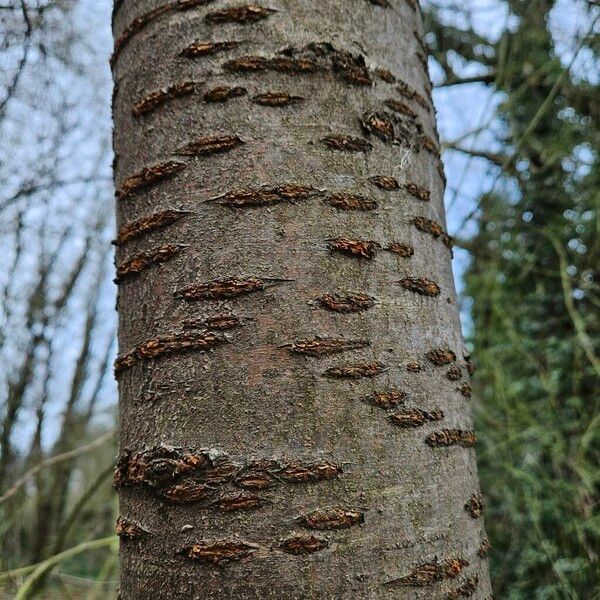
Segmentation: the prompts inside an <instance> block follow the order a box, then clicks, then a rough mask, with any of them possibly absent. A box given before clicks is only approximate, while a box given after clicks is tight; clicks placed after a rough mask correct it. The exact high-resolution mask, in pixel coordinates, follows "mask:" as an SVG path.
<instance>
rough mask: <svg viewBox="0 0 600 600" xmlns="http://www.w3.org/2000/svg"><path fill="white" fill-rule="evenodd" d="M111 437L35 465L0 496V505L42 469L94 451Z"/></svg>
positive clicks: (101, 438)
mask: <svg viewBox="0 0 600 600" xmlns="http://www.w3.org/2000/svg"><path fill="white" fill-rule="evenodd" d="M113 435H114V431H112V430H111V431H109V432H108V433H105V434H104V435H101V436H100V437H99V438H97V439H95V440H94V441H93V442H91V443H89V444H87V445H86V446H80V447H79V448H75V449H74V450H70V451H69V452H65V453H63V454H57V455H56V456H51V457H50V458H47V459H46V460H43V461H42V462H41V463H39V464H37V465H36V466H35V467H32V468H31V469H29V471H27V472H26V473H25V474H24V475H23V476H22V477H20V478H19V479H17V481H16V482H15V483H14V485H13V486H12V487H11V488H10V489H9V490H8V491H7V492H5V493H4V494H3V495H2V496H0V504H2V503H3V502H5V501H6V500H8V499H9V498H10V497H11V496H14V495H15V494H16V493H17V491H18V490H19V488H20V487H21V486H22V485H23V484H24V483H26V482H27V480H28V479H30V478H31V477H33V476H34V475H36V474H37V473H39V472H40V471H41V470H42V469H45V468H46V467H50V466H52V465H55V464H57V463H60V462H63V461H65V460H69V459H71V458H75V457H76V456H81V455H82V454H85V453H86V452H90V451H91V450H94V449H96V448H98V447H99V446H102V444H104V442H106V441H108V440H109V439H111V438H112V436H113Z"/></svg>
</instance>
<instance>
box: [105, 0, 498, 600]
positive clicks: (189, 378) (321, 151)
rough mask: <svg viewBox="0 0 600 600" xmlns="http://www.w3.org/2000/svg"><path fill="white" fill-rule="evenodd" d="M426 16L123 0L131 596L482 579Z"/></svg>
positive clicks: (121, 122) (329, 593) (395, 9)
mask: <svg viewBox="0 0 600 600" xmlns="http://www.w3.org/2000/svg"><path fill="white" fill-rule="evenodd" d="M419 27H420V21H419V15H418V5H417V4H416V2H414V1H413V0H411V1H410V2H408V1H407V0H330V1H329V2H327V3H323V2H319V1H317V0H305V1H302V2H300V1H299V0H273V1H272V2H269V3H262V2H261V3H243V2H239V3H234V2H229V1H227V0H171V1H170V2H166V3H165V2H164V0H163V3H161V1H160V0H143V1H142V2H137V3H127V2H121V3H119V5H117V6H115V11H114V29H115V40H116V41H115V53H114V55H113V61H112V62H113V68H114V76H115V81H116V89H115V97H114V117H115V140H114V145H115V168H116V172H115V178H116V183H117V190H118V191H117V214H118V224H119V228H118V234H117V239H116V240H115V242H114V243H115V245H116V247H117V282H118V284H119V302H118V307H119V313H120V320H119V341H120V348H121V352H120V355H119V358H118V359H117V362H116V364H115V372H116V375H117V377H118V381H119V390H120V400H121V402H120V424H121V433H120V448H121V456H120V460H119V464H118V466H117V470H116V472H115V484H116V485H117V487H118V489H119V495H120V501H121V517H120V518H119V521H118V523H117V533H118V534H119V536H120V537H121V540H122V545H121V558H122V563H121V564H122V569H121V596H122V598H123V599H124V600H125V599H134V598H135V599H137V598H146V597H152V598H159V599H160V598H165V599H166V598H190V599H191V598H232V599H234V598H235V599H242V598H261V599H262V598H290V599H293V598H297V599H305V598H331V599H333V598H336V599H343V598H405V599H408V598H453V597H473V598H485V597H486V596H487V595H488V594H489V591H490V588H489V577H488V574H487V564H486V558H485V556H486V554H487V552H488V550H489V543H488V542H487V540H486V538H485V536H484V531H483V523H482V521H483V519H481V518H480V516H481V513H482V510H483V501H482V499H481V497H480V495H479V491H478V482H477V474H476V465H475V459H474V453H473V450H472V447H473V445H474V444H475V434H474V433H473V431H472V429H471V418H470V407H469V396H470V386H469V384H468V377H469V373H470V370H471V366H470V363H468V361H467V360H466V358H465V359H463V358H462V357H463V355H464V354H465V353H464V348H463V342H462V339H461V336H460V328H459V322H458V318H457V309H456V299H455V295H454V291H453V281H452V276H451V270H450V262H449V254H450V253H449V251H448V247H450V246H451V240H450V238H449V236H448V234H447V233H446V231H445V228H444V225H443V223H444V221H445V217H444V213H443V205H442V194H443V185H444V180H443V168H442V166H441V161H440V158H439V146H438V143H437V134H436V131H435V125H434V121H433V116H432V105H431V99H430V97H429V90H430V85H429V81H428V75H427V72H426V64H424V54H423V47H422V42H421V39H420V36H419V35H418V34H415V33H414V32H415V30H416V29H417V28H419ZM421 89H423V90H426V91H425V92H424V93H421V92H420V91H419V90H421Z"/></svg>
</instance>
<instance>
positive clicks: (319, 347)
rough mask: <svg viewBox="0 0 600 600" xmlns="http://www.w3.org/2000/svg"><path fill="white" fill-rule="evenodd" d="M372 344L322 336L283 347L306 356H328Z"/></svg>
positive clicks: (364, 341)
mask: <svg viewBox="0 0 600 600" xmlns="http://www.w3.org/2000/svg"><path fill="white" fill-rule="evenodd" d="M370 345H371V342H370V341H369V340H348V339H344V338H321V337H316V338H313V339H307V340H299V341H297V342H293V343H291V344H285V345H284V346H282V348H286V349H288V350H289V351H290V352H293V353H295V354H304V355H305V356H313V357H319V356H328V355H331V354H339V353H340V352H347V351H350V350H360V349H361V348H367V347H368V346H370Z"/></svg>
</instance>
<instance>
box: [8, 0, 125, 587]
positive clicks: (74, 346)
mask: <svg viewBox="0 0 600 600" xmlns="http://www.w3.org/2000/svg"><path fill="white" fill-rule="evenodd" d="M96 11H97V9H96ZM94 15H95V16H96V17H98V18H99V19H100V22H102V20H104V21H105V22H106V21H108V19H109V16H108V12H107V11H104V14H101V13H100V12H98V11H97V12H95V13H93V11H92V14H90V11H89V4H87V5H86V3H85V2H70V1H69V2H61V1H54V2H42V1H27V2H25V1H16V2H15V1H13V2H8V3H4V4H3V5H2V6H0V29H1V30H2V36H0V37H1V38H2V44H3V46H2V55H3V58H2V69H0V154H1V155H2V161H0V179H1V180H2V186H1V189H0V228H1V230H2V242H1V244H2V257H3V258H2V270H1V279H0V297H1V300H0V347H1V359H2V369H1V372H0V514H1V518H0V521H1V523H2V525H1V526H0V555H1V556H2V570H5V569H7V568H11V567H17V566H22V565H28V564H31V563H36V562H38V561H42V560H44V559H47V558H48V557H49V556H52V555H55V554H56V553H57V552H59V551H61V550H64V549H65V548H68V547H70V546H73V545H76V544H77V543H78V542H82V541H85V540H89V539H94V538H96V537H100V536H103V535H106V532H107V531H110V530H111V529H112V527H113V523H114V518H115V517H114V513H115V502H114V500H113V493H112V490H111V488H110V475H111V474H110V470H109V467H110V465H111V463H112V462H113V455H114V445H113V436H112V435H111V434H108V435H107V432H110V431H112V429H113V427H114V424H113V419H114V410H113V408H114V397H115V395H116V394H115V386H114V383H113V379H112V368H111V366H112V365H111V363H112V360H113V356H114V352H115V348H114V346H115V344H114V326H115V318H114V293H113V285H112V283H111V279H112V277H113V266H112V252H111V251H110V249H109V248H110V246H109V240H110V239H111V236H112V231H113V217H112V183H111V172H110V159H111V156H110V137H109V136H110V121H109V119H110V111H109V100H110V96H109V93H110V92H109V81H110V80H109V77H110V73H109V71H108V68H107V66H106V62H107V60H108V57H107V52H106V51H105V52H102V47H103V46H104V47H106V45H107V44H108V43H109V41H110V38H109V28H108V24H107V23H105V26H104V32H105V37H104V39H103V38H102V36H101V35H100V32H101V31H102V29H101V28H97V27H96V28H95V24H97V23H95V19H94ZM92 30H93V31H94V35H92ZM106 556H107V553H106V551H103V552H100V551H98V552H96V553H90V554H88V555H86V557H85V558H84V557H77V558H74V559H72V561H71V564H73V565H75V564H77V565H78V566H79V567H80V568H81V571H80V572H81V574H85V573H86V570H89V572H98V571H100V569H101V568H102V565H103V563H104V561H105V558H106ZM112 565H113V576H114V567H115V562H114V561H113V562H112ZM3 583H5V581H3ZM61 585H62V584H61V583H60V580H59V579H58V578H56V579H55V580H54V581H53V583H52V587H51V588H50V589H47V590H45V592H44V594H45V596H44V597H53V595H54V594H56V595H57V597H65V594H66V593H67V592H66V591H65V589H64V588H62V587H61ZM88 591H89V590H88ZM7 594H8V592H7ZM0 595H2V593H1V592H0ZM7 597H8V596H7ZM11 597H12V596H11Z"/></svg>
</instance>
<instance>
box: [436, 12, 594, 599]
mask: <svg viewBox="0 0 600 600" xmlns="http://www.w3.org/2000/svg"><path fill="white" fill-rule="evenodd" d="M556 4H557V3H556V2H554V1H553V0H552V1H551V0H533V1H532V0H528V1H527V2H524V1H521V0H509V1H508V2H507V5H508V8H509V9H510V11H511V12H512V14H513V15H515V16H516V17H518V21H517V23H518V26H517V27H516V28H515V29H514V30H513V32H512V33H505V34H504V35H503V37H502V38H501V39H500V40H499V41H498V42H489V43H488V46H489V47H490V49H492V50H493V52H488V53H487V54H486V56H494V57H498V61H497V63H495V64H494V63H491V64H490V62H489V60H486V62H485V63H482V64H484V65H485V66H486V67H489V68H490V69H491V70H492V71H493V73H494V81H495V86H496V90H497V91H498V92H500V93H502V97H503V98H504V101H503V102H502V103H501V105H500V107H499V110H498V114H497V118H498V120H499V122H500V125H501V129H502V131H503V132H504V139H502V140H500V141H501V144H502V148H503V152H504V155H503V156H502V160H501V161H500V163H501V164H502V166H503V173H502V176H501V177H500V178H499V181H500V182H501V183H504V184H506V183H508V182H512V184H513V186H512V189H515V190H516V192H514V193H508V192H506V191H502V192H501V191H498V189H500V186H496V187H495V188H494V189H492V191H490V192H489V193H487V194H485V195H483V196H482V197H481V198H480V210H479V212H478V218H477V219H478V223H477V224H478V233H477V235H476V236H474V238H473V239H470V240H468V243H467V245H468V248H469V250H470V251H471V252H472V260H471V263H470V267H469V269H468V271H467V275H466V295H467V296H468V297H470V298H471V299H472V306H473V309H472V327H471V328H470V330H471V334H470V339H469V342H470V344H471V346H472V348H473V354H474V358H475V362H476V364H477V365H478V370H477V373H476V376H475V385H476V390H477V391H478V397H479V404H478V405H477V407H476V420H477V429H478V435H479V439H480V444H479V449H478V458H479V465H480V475H481V479H482V489H483V491H484V495H485V497H486V500H487V511H486V527H487V530H488V534H489V536H490V539H491V542H492V545H493V548H494V549H493V551H492V554H491V556H490V561H491V569H492V577H493V584H494V588H495V593H496V595H497V596H498V597H499V598H502V599H509V600H529V599H532V598H534V599H539V600H542V599H544V600H545V599H562V598H570V599H582V600H583V599H585V600H588V599H592V598H597V597H600V563H599V558H598V554H599V553H600V514H599V513H598V503H599V501H600V469H599V466H598V463H599V460H598V459H599V457H600V397H599V396H598V390H599V389H600V387H599V383H600V362H599V358H598V357H599V354H600V311H599V307H600V281H599V275H600V273H599V267H600V240H599V236H598V232H599V230H600V215H599V214H598V209H599V208H600V188H599V183H600V163H599V159H598V154H597V148H599V147H600V144H599V142H600V131H599V126H598V125H599V124H598V119H597V117H598V110H597V106H598V92H597V90H594V88H593V86H591V85H590V83H589V82H587V81H586V80H585V74H581V73H576V72H574V71H570V70H569V67H568V66H567V67H565V63H564V62H562V61H561V60H560V58H559V53H558V51H557V49H556V45H555V40H554V38H553V36H552V33H551V29H550V26H549V23H550V18H549V17H550V15H551V11H552V10H554V9H555V5H556ZM596 16H597V9H596V10H594V8H593V7H589V19H590V20H589V23H590V24H592V23H593V19H594V18H596ZM432 30H434V31H435V30H436V28H435V27H434V28H432ZM437 30H440V31H441V30H443V27H441V25H440V24H439V23H438V25H437ZM588 33H589V32H588ZM472 38H473V34H472V33H470V32H468V31H465V34H464V35H463V36H462V37H461V36H460V35H459V30H453V31H451V32H450V33H448V32H447V33H446V34H445V36H443V37H442V36H440V35H436V41H435V44H434V47H435V49H436V50H435V51H436V53H437V55H436V58H437V56H438V55H439V56H442V60H443V56H444V53H447V52H448V51H449V50H452V51H454V52H459V53H462V56H463V57H465V58H466V59H468V60H470V61H477V58H478V57H477V54H476V53H474V52H473V51H471V50H469V49H468V48H467V49H466V50H464V49H463V48H462V47H461V44H463V43H466V42H469V40H471V39H472ZM448 44H451V45H450V46H448ZM467 45H468V44H467ZM581 46H582V47H584V48H585V49H586V51H587V52H593V51H594V50H595V51H597V50H598V48H597V40H596V46H595V47H594V40H593V38H589V39H587V40H584V41H583V42H582V44H581ZM503 51H504V54H503ZM501 56H504V57H506V58H505V59H504V60H503V61H500V60H499V57H501ZM594 63H595V64H596V65H598V60H597V55H596V56H595V57H594ZM446 76H447V77H448V73H447V72H446ZM452 77H454V74H451V75H450V77H449V79H450V80H452ZM497 182H498V180H497ZM497 182H496V183H497ZM503 189H510V186H509V185H504V186H503Z"/></svg>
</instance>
